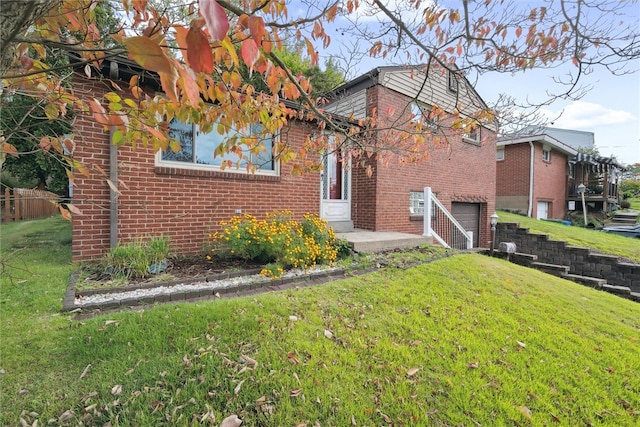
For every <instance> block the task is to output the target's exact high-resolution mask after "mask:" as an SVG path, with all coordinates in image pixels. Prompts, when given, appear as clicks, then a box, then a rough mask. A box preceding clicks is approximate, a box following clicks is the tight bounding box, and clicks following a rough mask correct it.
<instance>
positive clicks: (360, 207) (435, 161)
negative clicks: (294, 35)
mask: <svg viewBox="0 0 640 427" xmlns="http://www.w3.org/2000/svg"><path fill="white" fill-rule="evenodd" d="M101 72H102V73H103V75H104V76H110V78H111V79H113V80H121V81H128V80H129V79H130V77H131V76H132V75H133V74H137V75H140V76H141V81H142V77H144V75H147V76H148V75H149V74H148V73H147V72H143V70H141V69H140V68H139V67H137V66H136V65H135V64H132V63H130V62H129V61H126V60H122V61H121V60H118V62H117V63H116V62H112V61H108V60H105V61H104V63H103V65H102V70H101ZM115 74H117V75H115ZM424 77H425V76H424V75H420V73H417V72H414V73H411V72H410V71H408V70H404V69H400V68H380V69H376V70H374V72H372V73H369V74H367V75H365V76H362V77H360V78H359V79H356V80H354V81H353V82H350V83H347V84H346V85H344V86H343V87H342V88H340V90H339V92H337V96H338V98H336V100H335V102H334V104H333V107H334V108H335V107H336V106H339V105H341V104H340V101H341V100H344V99H346V98H348V97H350V96H355V98H357V99H358V100H359V101H364V104H363V105H361V106H360V107H359V108H358V109H357V110H355V111H356V112H357V113H358V114H365V113H366V111H371V109H372V108H374V107H376V108H377V109H378V110H383V109H387V107H394V108H396V110H397V111H398V114H408V115H410V113H409V112H410V111H411V108H413V105H416V106H419V107H421V108H426V107H427V106H428V105H429V104H430V103H431V102H433V100H434V99H436V100H437V101H438V102H441V103H440V104H439V105H444V106H445V107H446V106H449V107H450V108H451V111H452V110H453V109H454V107H456V105H459V104H461V103H463V104H466V105H467V107H466V108H467V109H469V110H470V109H471V106H472V105H475V104H476V103H480V104H482V105H484V104H483V103H482V101H481V100H480V98H479V96H478V95H477V94H476V93H475V91H473V88H471V86H470V85H469V84H468V82H467V81H466V80H464V78H462V80H461V81H460V82H459V83H460V87H458V80H454V81H453V82H452V81H447V80H446V78H445V80H444V81H443V80H442V78H430V79H429V80H428V81H427V80H425V78H424ZM432 80H433V81H432ZM147 81H148V84H149V87H151V89H153V88H154V87H153V86H154V80H153V79H147ZM426 83H428V84H426ZM454 83H455V87H454V86H453V85H454ZM421 87H422V88H423V91H422V92H421V91H420V90H419V88H421ZM155 89H157V86H156V87H155ZM427 89H429V90H430V91H431V92H429V93H428V92H427ZM74 90H75V93H76V94H77V95H78V96H80V97H83V98H96V99H101V98H102V96H103V94H104V93H105V92H107V91H111V90H112V86H111V85H110V83H109V81H108V79H107V78H100V77H94V78H88V77H87V76H85V75H84V74H83V73H76V74H75V76H74ZM345 96H346V98H345ZM414 101H417V103H415V102H414ZM407 107H410V108H409V110H407ZM334 111H337V110H334ZM414 111H415V108H414ZM464 111H465V110H463V112H464ZM340 112H341V113H343V114H344V111H340ZM356 116H357V115H356ZM171 126H172V127H171V130H170V131H171V132H173V135H174V137H177V138H179V139H180V140H181V143H182V151H181V152H179V153H177V154H174V153H162V152H159V151H156V150H154V149H153V148H152V147H141V146H138V147H137V148H135V149H134V148H132V147H131V145H130V144H124V145H119V146H116V145H114V144H111V143H110V142H111V141H110V135H109V133H108V132H105V131H104V130H103V128H102V126H101V125H99V124H97V123H95V121H94V120H93V119H92V118H91V117H88V116H85V115H82V114H78V115H77V116H76V118H75V120H74V133H75V138H76V139H77V140H78V144H77V148H76V150H75V152H74V160H76V161H79V162H82V163H84V164H86V165H87V166H88V167H90V168H92V169H93V170H94V173H93V174H92V175H91V176H90V177H85V176H83V175H81V174H77V175H76V178H75V186H74V192H73V203H74V205H76V206H77V207H78V208H79V209H80V210H81V211H82V214H81V215H74V217H73V250H72V251H73V260H74V261H83V260H90V259H98V258H100V257H102V256H103V255H104V254H105V253H106V252H107V251H108V250H109V248H110V247H115V246H116V245H117V244H119V243H122V242H128V241H133V240H135V239H137V238H140V237H145V236H158V235H164V236H169V238H170V243H171V250H172V252H180V253H196V252H198V251H199V250H201V248H202V246H203V243H204V241H205V238H206V236H207V234H208V233H210V232H211V231H213V230H216V229H217V227H219V222H220V221H221V220H227V219H229V218H230V217H231V216H232V215H234V214H238V213H247V214H252V215H262V214H264V213H266V212H270V211H274V210H281V209H288V210H291V211H292V212H293V213H294V215H295V216H296V217H300V216H301V215H302V214H303V213H306V212H312V213H319V214H320V215H321V216H322V217H323V218H325V219H327V220H329V221H331V222H332V224H335V225H336V226H337V227H346V228H352V227H357V228H360V229H366V230H374V231H377V230H384V231H400V232H407V233H414V234H422V233H423V221H422V212H423V207H424V206H423V202H422V204H421V197H422V191H423V189H424V187H425V186H431V187H432V189H433V191H434V192H436V193H437V196H438V198H439V199H440V200H442V202H443V203H444V204H445V205H446V206H447V207H449V208H451V209H452V210H453V213H454V215H456V216H457V217H458V218H459V219H461V222H464V224H463V225H465V227H468V229H470V230H473V231H474V239H475V246H486V244H487V242H488V240H489V239H490V237H489V236H490V231H489V219H488V216H489V215H490V214H491V213H493V211H494V209H495V167H496V164H495V160H494V159H495V157H494V156H495V148H496V147H495V141H496V133H495V129H488V128H484V127H483V128H477V129H475V130H474V132H472V134H470V135H466V136H464V137H463V135H462V132H461V131H456V132H453V131H452V132H449V134H448V135H447V139H448V143H447V144H443V146H444V148H440V149H435V148H433V149H432V151H431V153H430V157H429V158H428V159H427V160H426V161H424V162H421V163H416V164H407V165H403V166H401V165H399V164H397V163H394V162H390V163H388V164H382V162H378V160H377V156H375V155H374V156H372V157H370V158H369V159H368V163H369V166H371V171H372V175H371V176H368V175H367V174H366V173H365V171H364V170H363V169H362V168H361V167H358V166H354V167H352V168H349V167H345V168H343V167H342V162H341V159H340V156H338V155H335V154H332V155H329V156H325V157H324V162H323V163H324V170H323V172H322V173H317V174H314V173H307V174H304V175H294V174H292V173H291V172H292V168H293V166H294V163H284V164H280V163H279V162H276V161H273V159H272V158H271V157H270V156H269V155H266V156H265V157H264V158H263V159H262V160H263V162H261V163H262V164H263V167H262V169H261V170H259V171H257V172H256V173H255V174H251V173H247V172H246V171H245V170H244V169H240V170H237V169H234V168H229V169H225V170H222V169H221V168H220V166H219V164H220V161H219V160H218V159H215V158H213V157H211V152H212V149H213V148H215V145H216V141H219V140H220V138H221V136H220V135H217V134H215V135H213V134H200V133H199V132H196V131H195V129H194V127H193V126H191V125H184V124H181V123H172V125H171ZM287 126H288V128H287V129H286V131H283V132H282V135H281V136H279V137H281V138H287V142H288V143H289V144H290V145H291V146H292V147H294V148H295V147H302V146H303V144H304V141H305V138H306V136H307V135H309V134H310V133H312V132H318V127H317V126H316V125H315V124H314V123H310V122H302V121H291V122H290V123H289V124H288V125H287ZM218 143H219V142H218ZM269 144H270V142H269V141H265V145H266V146H267V147H268V146H269ZM201 150H205V151H206V153H207V155H206V156H205V157H201V156H200V151H201ZM95 171H104V176H101V175H100V174H99V173H96V172H95ZM106 178H110V180H111V181H112V182H119V183H122V185H121V186H120V188H121V190H122V191H121V194H119V195H118V194H117V193H115V192H114V191H113V189H112V188H110V186H109V185H108V182H107V180H106ZM125 186H126V187H125Z"/></svg>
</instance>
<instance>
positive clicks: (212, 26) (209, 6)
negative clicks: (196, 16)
mask: <svg viewBox="0 0 640 427" xmlns="http://www.w3.org/2000/svg"><path fill="white" fill-rule="evenodd" d="M200 14H201V15H202V16H203V17H204V20H205V22H206V24H207V28H208V29H209V34H210V35H211V38H212V39H213V40H222V39H224V38H225V36H226V35H227V31H229V18H227V14H226V13H225V11H224V9H223V8H222V6H220V5H219V4H218V3H216V2H215V0H200Z"/></svg>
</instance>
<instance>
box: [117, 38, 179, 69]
mask: <svg viewBox="0 0 640 427" xmlns="http://www.w3.org/2000/svg"><path fill="white" fill-rule="evenodd" d="M122 44H124V47H125V48H126V49H127V51H129V56H130V57H131V58H132V59H133V60H134V61H136V62H137V63H138V64H140V66H141V67H142V68H144V69H146V70H149V71H155V72H157V73H171V72H172V68H173V67H172V66H171V62H170V61H169V59H168V58H167V57H166V56H165V54H164V52H163V51H162V48H161V47H160V46H159V45H158V43H156V42H154V41H153V40H151V39H150V38H149V37H144V36H137V37H130V38H128V39H125V40H123V41H122Z"/></svg>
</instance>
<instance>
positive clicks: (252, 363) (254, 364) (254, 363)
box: [240, 354, 258, 368]
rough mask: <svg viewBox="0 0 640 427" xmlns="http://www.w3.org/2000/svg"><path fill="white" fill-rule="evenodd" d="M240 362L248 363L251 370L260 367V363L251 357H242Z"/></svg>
mask: <svg viewBox="0 0 640 427" xmlns="http://www.w3.org/2000/svg"><path fill="white" fill-rule="evenodd" d="M240 361H241V362H244V363H246V364H247V366H249V367H250V368H255V367H257V366H258V362H257V361H256V360H255V359H252V358H251V357H249V356H245V355H244V354H242V355H240Z"/></svg>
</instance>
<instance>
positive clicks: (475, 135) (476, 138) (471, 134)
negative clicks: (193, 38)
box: [462, 124, 480, 144]
mask: <svg viewBox="0 0 640 427" xmlns="http://www.w3.org/2000/svg"><path fill="white" fill-rule="evenodd" d="M462 139H463V141H466V142H473V143H475V144H480V126H478V124H474V125H473V126H472V127H471V129H469V130H468V132H465V133H464V134H462Z"/></svg>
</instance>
